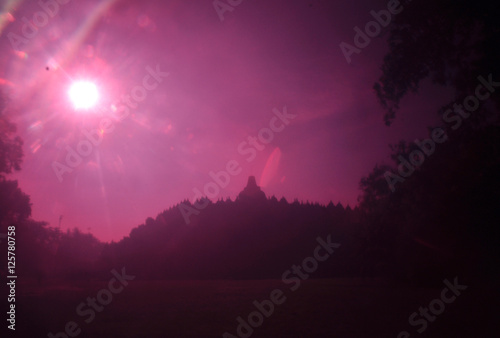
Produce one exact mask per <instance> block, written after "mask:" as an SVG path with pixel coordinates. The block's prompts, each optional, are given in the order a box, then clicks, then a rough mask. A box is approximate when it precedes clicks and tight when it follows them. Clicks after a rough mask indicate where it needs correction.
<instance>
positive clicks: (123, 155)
mask: <svg viewBox="0 0 500 338" xmlns="http://www.w3.org/2000/svg"><path fill="white" fill-rule="evenodd" d="M61 2H64V1H62V0H61ZM224 2H225V1H224ZM233 2H234V1H233ZM236 2H237V1H236ZM3 6H4V8H3V11H4V13H3V15H2V17H1V18H0V27H1V35H0V50H1V54H0V55H1V59H0V88H2V89H3V90H4V91H5V92H6V93H8V96H9V103H8V104H9V111H10V112H12V114H13V117H12V119H13V120H14V121H15V122H16V123H17V124H18V128H19V134H20V135H21V137H22V138H23V139H24V141H25V145H24V152H25V158H24V163H23V168H22V171H21V172H20V173H19V174H16V175H15V176H13V177H14V178H16V179H18V180H19V183H20V186H21V188H22V189H23V191H25V192H26V193H27V194H29V195H30V196H31V201H32V203H33V218H34V219H36V220H44V221H47V222H49V223H50V225H51V226H57V223H58V220H59V216H60V215H63V219H62V228H63V229H66V228H68V227H79V228H81V229H82V230H84V231H87V228H91V232H93V233H94V234H95V235H96V236H97V237H98V238H99V239H102V240H112V239H114V240H119V239H121V238H122V237H123V236H125V235H127V234H128V232H129V231H130V229H131V228H133V227H135V226H137V225H139V224H141V223H143V222H144V220H145V219H146V218H147V217H148V216H152V217H155V216H156V215H157V214H158V213H159V212H161V211H163V210H164V209H166V208H168V207H170V206H172V205H174V204H176V203H178V202H180V201H181V200H184V199H191V200H192V199H193V197H194V194H195V193H194V192H193V189H195V188H196V189H199V190H201V191H203V190H204V186H205V185H206V184H207V183H209V182H213V179H212V178H211V176H210V175H209V173H210V172H211V171H213V172H216V173H217V172H220V171H222V170H226V165H227V163H228V162H230V161H236V162H238V169H239V168H241V170H236V171H239V173H238V174H236V175H234V176H230V181H229V184H228V185H227V186H225V187H224V188H221V189H220V192H219V193H217V194H215V195H216V197H215V198H213V199H214V200H216V199H217V198H226V197H231V198H234V197H235V196H236V195H237V194H238V193H239V192H240V191H241V190H242V189H243V187H244V186H245V184H246V181H247V178H248V176H249V175H254V176H256V178H257V182H258V183H259V184H261V185H262V189H263V190H264V192H265V193H266V194H267V195H268V196H269V195H273V194H274V195H276V197H278V198H280V197H281V196H285V198H287V199H288V200H289V201H293V199H294V198H298V199H299V200H303V201H305V200H309V201H318V202H320V203H322V204H326V203H328V202H329V201H330V200H332V201H333V202H335V203H337V202H339V201H340V202H342V203H343V204H350V205H351V206H353V205H355V204H356V203H357V196H358V195H359V189H358V185H359V180H360V179H361V177H363V176H366V175H367V174H368V173H369V172H370V171H371V170H372V168H373V167H374V166H375V164H376V163H383V162H385V163H387V162H388V155H389V153H390V150H389V148H388V144H390V143H395V142H397V141H398V140H400V139H407V140H413V139H414V138H416V137H418V138H423V137H427V136H428V131H427V126H430V125H434V123H433V122H434V119H435V111H436V109H437V108H438V107H439V105H440V103H443V102H445V101H447V99H446V97H445V96H444V94H443V93H444V92H443V91H438V90H436V89H435V88H431V87H430V86H428V87H424V88H423V89H422V93H421V95H422V96H421V97H418V98H417V97H412V98H409V99H407V100H404V102H403V104H404V106H403V109H402V113H401V114H400V115H399V116H398V118H397V120H396V122H395V123H394V124H393V126H391V127H390V128H388V127H386V126H385V125H384V123H383V113H384V112H383V110H382V109H381V107H380V106H379V105H378V102H377V99H376V97H375V94H374V92H373V90H372V87H373V83H374V82H375V81H376V80H377V78H378V77H379V76H380V70H379V69H380V66H381V63H382V59H383V56H384V53H385V51H386V48H387V44H386V42H385V38H386V37H387V35H386V34H384V33H387V32H388V28H385V29H383V30H382V33H381V34H380V35H379V36H377V37H376V38H374V39H373V40H372V41H371V43H370V44H369V45H368V46H367V47H365V48H363V49H362V50H361V52H360V53H359V54H353V55H352V62H351V63H350V64H349V63H347V61H346V59H345V57H344V55H343V54H342V51H341V49H340V48H339V44H340V43H341V42H342V41H344V42H347V43H349V44H353V38H354V34H355V32H354V30H353V28H354V27H355V26H360V27H364V25H365V24H366V23H367V22H369V21H371V20H373V18H372V17H371V16H370V11H371V10H377V11H378V10H381V9H384V8H386V6H387V5H386V2H384V1H360V2H353V1H348V0H339V1H326V0H324V1H318V0H316V1H315V0H310V1H305V0H274V1H264V0H243V1H242V2H241V4H240V5H238V6H236V7H234V9H233V11H227V12H225V13H224V14H223V16H224V20H223V21H221V20H220V18H219V15H218V14H217V12H216V10H215V9H214V7H213V4H212V1H211V0H196V1H195V0H190V1H189V0H188V1H186V0H184V1H179V0H172V1H170V0H157V1H147V0H144V1H132V0H129V1H115V0H113V1H95V0H90V1H76V0H73V1H69V2H68V3H66V4H62V5H58V12H57V13H55V15H54V16H53V17H51V16H50V15H45V16H44V15H39V14H38V15H37V14H36V13H37V12H40V11H42V8H41V7H40V5H38V4H37V2H35V1H25V2H23V1H7V3H5V1H4V5H3ZM50 8H52V9H50ZM51 10H52V11H53V10H54V7H53V6H52V7H49V9H48V11H51ZM7 12H8V13H10V14H7ZM23 18H27V19H28V20H23ZM44 18H46V19H47V20H45V21H44ZM26 22H28V23H29V22H31V23H33V22H35V23H37V22H38V24H39V25H40V26H43V27H39V28H38V31H36V32H35V33H33V31H31V30H30V29H29V28H26V27H28V24H26ZM44 23H45V25H43V24H44ZM23 25H24V26H26V27H25V28H24V33H23ZM9 33H13V34H15V35H16V37H20V38H21V39H15V40H13V36H14V35H13V34H10V37H9ZM11 41H16V42H15V43H14V44H13V43H12V42H11ZM13 45H15V46H14V47H16V48H17V49H18V50H17V51H16V50H14V48H13ZM47 67H48V68H47ZM166 73H168V76H167V75H166ZM79 80H87V81H91V82H93V83H95V85H96V86H97V88H98V92H99V101H98V106H97V108H95V109H91V110H88V111H78V110H75V109H74V107H73V105H72V103H71V102H70V100H69V98H68V90H69V88H70V86H71V84H72V83H74V82H75V81H79ZM145 87H147V88H148V89H144V88H145ZM424 96H425V97H426V99H425V100H424V99H422V97H424ZM126 101H128V103H126ZM127 104H128V107H127ZM126 107H127V108H126ZM284 107H286V111H287V113H288V114H289V115H293V116H296V117H295V118H293V119H291V118H290V119H289V120H287V123H288V124H285V123H283V121H282V119H279V118H277V117H276V118H273V117H275V116H277V115H276V112H278V114H284ZM283 119H285V118H283ZM285 120H286V119H285ZM270 124H271V126H270ZM266 128H268V129H266ZM271 129H274V130H275V131H274V132H272V135H271V134H269V130H271ZM84 132H88V133H89V135H91V136H90V138H92V137H93V138H94V144H92V143H91V140H89V139H88V137H87V136H85V133H84ZM259 133H260V137H261V138H263V139H264V140H266V142H268V143H267V144H265V143H262V142H261V141H260V139H259ZM249 137H251V138H253V137H256V138H257V142H258V143H253V141H251V139H250V141H249V139H248V138H249ZM101 138H102V139H101ZM82 140H87V141H85V142H83V143H82ZM245 142H246V143H245ZM79 144H80V146H79ZM89 144H90V145H91V148H89V147H88V145H89ZM252 144H253V145H252ZM238 148H239V149H238ZM68 149H72V150H74V151H78V150H79V151H80V152H81V153H83V154H85V156H81V163H77V162H78V159H75V158H74V156H73V157H71V156H70V158H72V159H73V160H74V161H73V162H74V163H73V162H71V163H67V161H66V160H67V159H66V158H67V154H68V152H69V150H68ZM252 149H253V150H252ZM87 153H88V154H87ZM55 162H57V163H58V164H56V166H57V168H59V170H62V171H59V174H60V177H59V178H58V177H57V175H56V173H55V171H54V163H55ZM230 163H232V164H234V162H230ZM59 164H60V165H59ZM70 164H71V165H70ZM63 166H66V167H67V168H68V169H71V172H69V171H64V170H63V169H62V168H64V167H63ZM61 179H62V180H61Z"/></svg>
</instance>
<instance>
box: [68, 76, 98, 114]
mask: <svg viewBox="0 0 500 338" xmlns="http://www.w3.org/2000/svg"><path fill="white" fill-rule="evenodd" d="M68 94H69V98H70V99H71V102H73V106H74V107H75V109H89V108H92V107H93V106H94V105H95V104H96V103H97V99H98V98H99V93H98V92H97V87H96V85H95V84H93V83H92V82H88V81H79V82H75V83H73V84H72V85H71V88H70V89H69V92H68Z"/></svg>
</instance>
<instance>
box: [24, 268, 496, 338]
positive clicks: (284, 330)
mask: <svg viewBox="0 0 500 338" xmlns="http://www.w3.org/2000/svg"><path fill="white" fill-rule="evenodd" d="M453 278H454V276H451V277H450V278H449V279H450V280H453ZM459 281H460V280H459ZM107 284H108V283H107V282H93V283H89V284H86V285H73V286H71V287H68V286H67V287H62V286H46V287H45V288H43V289H40V288H29V287H26V286H23V287H21V286H20V287H19V289H18V290H19V293H22V295H21V294H20V295H19V296H18V298H17V309H18V311H17V321H16V336H19V337H47V336H48V335H47V334H48V333H49V332H52V333H57V332H60V331H63V330H64V326H65V324H66V323H67V322H69V321H74V322H76V323H77V324H78V325H79V327H80V328H81V329H82V331H81V333H80V334H78V335H77V337H93V338H99V337H148V338H151V337H222V336H223V334H224V332H226V331H227V332H229V333H231V334H233V335H235V336H237V334H236V328H237V325H238V324H237V321H236V318H237V317H238V316H242V317H243V318H247V317H248V315H249V314H250V313H251V312H252V311H255V307H254V306H253V304H252V303H253V301H255V300H258V301H262V300H264V299H269V294H270V292H271V291H272V290H274V289H281V290H283V292H284V295H285V297H286V301H285V302H284V303H283V304H281V305H279V306H277V307H276V309H275V311H274V313H273V314H272V315H270V317H269V318H265V319H264V323H263V324H262V326H260V327H258V328H255V329H254V332H253V334H252V335H251V336H252V337H394V338H396V337H398V335H399V333H400V332H401V331H404V330H406V331H408V334H409V335H404V334H403V335H401V337H417V336H418V337H494V336H498V335H497V333H498V327H499V326H498V324H497V321H498V318H497V317H498V313H499V311H498V298H499V297H498V292H497V291H496V290H495V289H494V288H493V287H488V286H486V285H484V284H481V285H469V286H468V288H467V290H465V291H462V294H461V295H460V296H458V297H457V298H456V299H455V301H453V302H452V303H450V304H447V305H446V307H445V309H444V311H443V312H442V314H440V315H438V316H437V317H436V318H435V319H434V322H431V323H428V327H427V329H426V330H425V331H423V332H422V333H417V329H418V328H420V327H421V326H420V325H416V326H411V325H410V324H409V322H408V317H409V316H410V315H411V314H412V313H413V312H415V311H419V308H420V307H421V306H422V307H428V306H429V303H430V302H431V301H432V300H433V299H435V298H440V294H441V290H442V289H443V288H444V287H445V285H444V284H443V286H442V287H437V288H414V287H407V286H405V287H402V286H399V287H398V286H389V285H384V284H381V283H375V282H371V283H369V284H367V283H362V282H360V281H356V280H351V279H349V280H347V279H328V280H308V281H305V282H303V283H302V285H301V286H300V287H299V288H298V289H297V290H296V291H294V292H292V291H291V290H290V286H291V285H286V284H284V283H283V282H282V281H281V280H263V281H156V282H154V281H153V282H146V281H135V280H134V281H131V282H130V284H129V285H128V286H126V287H125V288H124V289H123V291H122V292H121V293H118V294H116V295H114V297H113V300H112V301H111V303H110V304H109V305H107V306H105V308H104V310H102V312H96V316H95V319H93V320H92V321H90V323H85V321H84V319H88V318H89V316H79V315H78V314H77V313H76V308H77V306H78V305H79V304H80V303H82V302H85V301H86V299H87V297H96V295H97V293H98V291H99V290H101V289H102V288H107ZM463 284H465V283H463ZM42 290H43V291H42ZM85 309H87V307H85ZM61 337H63V336H61Z"/></svg>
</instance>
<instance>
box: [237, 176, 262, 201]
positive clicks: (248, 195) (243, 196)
mask: <svg viewBox="0 0 500 338" xmlns="http://www.w3.org/2000/svg"><path fill="white" fill-rule="evenodd" d="M266 198H267V197H266V194H265V193H264V192H263V191H262V189H261V188H260V187H259V186H258V185H257V182H256V181H255V176H249V177H248V181H247V185H246V187H245V188H244V189H243V191H242V192H240V193H239V194H238V200H240V201H259V200H261V201H265V200H266Z"/></svg>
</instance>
